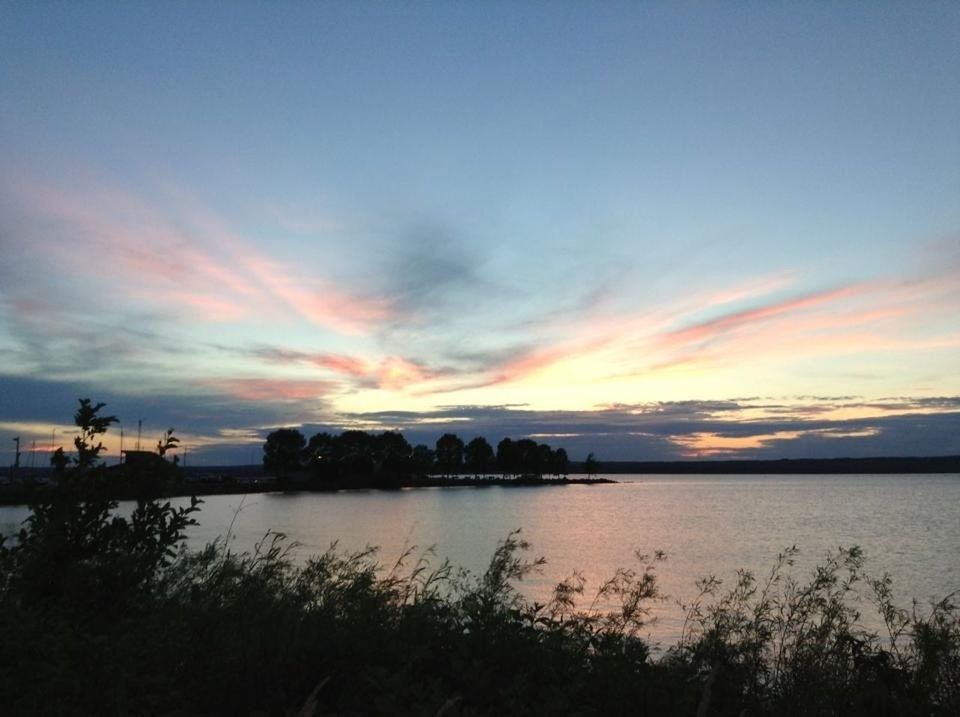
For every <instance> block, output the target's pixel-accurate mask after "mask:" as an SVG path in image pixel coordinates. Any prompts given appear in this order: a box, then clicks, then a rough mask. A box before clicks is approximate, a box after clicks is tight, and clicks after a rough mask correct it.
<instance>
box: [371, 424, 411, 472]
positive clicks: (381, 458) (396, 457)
mask: <svg viewBox="0 0 960 717" xmlns="http://www.w3.org/2000/svg"><path fill="white" fill-rule="evenodd" d="M376 443H377V453H378V461H377V462H378V463H379V465H380V468H381V470H383V471H386V472H388V473H393V474H401V473H409V472H410V471H411V470H412V469H413V465H412V462H413V461H412V456H413V448H411V446H410V444H409V443H408V442H407V439H406V438H404V437H403V434H402V433H400V432H399V431H384V432H383V433H381V434H380V435H379V436H377V440H376Z"/></svg>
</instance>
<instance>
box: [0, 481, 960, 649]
mask: <svg viewBox="0 0 960 717" xmlns="http://www.w3.org/2000/svg"><path fill="white" fill-rule="evenodd" d="M619 478H620V479H621V480H624V481H627V482H622V483H618V484H613V485H597V486H583V485H570V486H563V487H549V488H545V487H538V488H534V487H517V488H502V487H498V486H491V487H484V488H470V487H464V488H426V489H409V490H400V491H382V492H381V491H341V492H339V493H332V494H277V493H273V494H260V495H248V496H211V497H207V498H205V504H204V506H203V510H202V512H201V514H200V521H201V525H200V526H198V527H197V528H195V529H193V530H192V532H191V535H190V541H191V543H192V544H193V545H194V546H200V545H203V544H205V543H207V542H209V541H211V540H213V539H214V538H217V537H220V536H223V535H225V534H226V533H227V531H228V529H229V528H230V526H231V523H232V526H233V527H232V538H231V542H230V545H231V548H232V549H234V550H248V549H251V548H252V546H253V545H254V544H255V543H256V542H257V541H258V540H259V539H260V538H262V537H263V535H264V533H265V532H266V531H267V530H274V531H278V532H282V533H285V534H286V535H288V536H289V538H290V539H291V540H294V541H296V542H297V543H299V547H298V548H296V550H295V553H294V554H295V556H296V557H297V558H298V559H301V560H303V559H306V557H308V556H309V555H312V554H315V553H318V552H322V551H324V550H326V549H327V547H329V545H330V543H331V542H333V541H339V545H340V546H341V547H342V548H344V549H348V550H355V549H362V548H364V547H366V546H368V545H376V546H380V548H381V553H380V556H381V559H382V562H383V563H384V564H388V565H392V564H393V563H394V562H395V561H396V559H397V558H398V557H399V556H400V555H401V554H402V553H403V551H404V550H406V549H407V548H410V547H411V546H414V545H415V546H419V548H420V549H421V551H422V550H423V549H426V548H428V547H429V546H436V551H437V557H436V560H437V562H438V563H439V561H440V560H441V559H442V558H444V557H448V558H449V559H450V560H451V561H452V562H453V563H454V564H456V565H459V566H462V567H464V568H467V569H469V570H471V571H475V572H476V571H482V570H483V569H484V567H485V566H486V564H487V561H488V560H489V558H490V556H491V555H492V554H493V550H494V548H495V547H496V544H497V542H498V541H500V540H502V539H503V538H504V537H506V535H507V534H508V533H509V532H510V531H511V530H513V529H516V528H521V529H522V530H523V536H524V537H525V538H526V539H527V540H529V541H530V543H531V544H532V546H533V549H532V551H531V555H530V557H531V558H532V557H535V556H539V555H543V556H545V557H546V558H547V565H546V567H545V569H544V571H543V572H542V574H540V575H538V576H534V577H532V578H531V579H529V580H528V581H526V583H525V584H524V585H523V586H522V589H523V591H524V592H525V594H526V595H527V596H528V597H530V598H532V599H536V600H539V601H544V600H545V599H547V597H548V596H549V594H550V591H551V590H552V588H553V586H554V585H555V584H556V583H557V582H558V581H559V580H561V579H562V578H563V577H565V576H567V575H569V574H570V573H571V572H572V571H573V570H580V571H582V572H583V574H584V576H585V577H586V578H587V580H588V581H589V582H588V588H587V590H588V594H589V595H590V596H591V597H592V593H590V590H591V588H594V589H595V588H596V587H597V586H599V584H600V582H601V581H602V580H604V579H606V578H608V577H610V576H611V575H612V574H613V573H614V571H615V570H616V569H617V568H618V567H624V566H635V567H638V568H639V567H640V566H639V565H638V564H636V561H635V558H634V553H635V551H636V550H637V549H641V550H645V551H648V552H651V551H653V550H656V549H660V550H664V551H665V552H666V553H667V555H668V560H667V561H666V562H665V563H662V564H660V566H659V568H658V574H659V576H660V581H661V586H662V588H663V591H664V592H665V593H668V594H669V595H671V596H673V597H674V598H681V597H686V598H689V597H691V596H692V595H693V592H694V588H693V581H694V580H695V579H696V578H697V577H700V576H703V575H708V574H713V575H717V576H719V577H721V578H723V579H726V580H732V578H733V576H734V573H735V571H736V569H737V568H741V567H742V568H747V569H751V570H753V571H755V572H756V573H758V574H761V575H762V574H765V573H766V571H768V570H769V569H770V567H771V566H772V565H773V561H774V557H775V556H776V554H777V553H778V552H779V551H781V550H782V549H783V548H785V547H787V546H790V545H793V544H796V545H798V546H799V547H800V548H801V550H802V552H801V557H800V560H799V561H798V567H799V569H800V571H801V573H802V574H804V575H805V574H806V572H807V571H809V569H811V568H812V567H813V565H814V564H815V563H816V561H817V560H819V559H820V558H821V557H822V556H823V555H824V554H825V553H826V552H827V551H828V550H831V549H834V548H836V547H837V546H841V545H843V546H850V545H854V544H857V545H860V546H861V547H862V548H863V549H864V550H865V551H866V553H867V556H868V558H869V562H868V567H869V568H870V569H871V571H872V572H874V573H877V574H878V573H880V572H882V571H889V572H890V573H891V574H892V575H893V576H894V578H895V584H896V586H897V588H898V591H899V596H900V599H901V601H902V602H903V603H904V604H908V603H909V600H910V599H911V598H913V597H917V598H919V599H920V600H925V599H927V598H931V597H943V596H944V595H946V594H947V593H949V592H950V591H951V590H956V589H958V588H960V557H958V556H960V476H954V475H933V476H931V475H924V476H919V475H887V476H669V477H668V476H663V477H659V476H632V477H631V476H620V477H619ZM24 517H26V511H25V509H23V508H2V509H0V529H2V530H3V531H4V532H5V533H9V532H11V529H12V528H13V527H15V525H16V523H18V522H19V521H20V520H22V519H23V518H24ZM588 602H589V598H588ZM656 613H657V614H658V616H659V624H657V625H654V626H653V627H652V628H651V635H652V636H653V637H654V638H655V639H659V640H663V641H664V642H669V641H671V640H672V639H674V637H675V636H676V634H677V633H678V631H679V626H680V617H679V612H678V610H677V608H676V606H675V605H674V604H673V602H672V601H671V602H668V603H666V604H664V605H661V606H659V607H658V608H657V610H656Z"/></svg>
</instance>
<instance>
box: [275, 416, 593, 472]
mask: <svg viewBox="0 0 960 717" xmlns="http://www.w3.org/2000/svg"><path fill="white" fill-rule="evenodd" d="M263 465H264V467H265V468H266V469H267V470H269V471H270V472H272V473H273V474H275V475H276V476H277V477H278V478H281V479H282V478H285V477H289V476H293V475H297V474H300V475H303V474H307V475H309V476H310V477H311V478H312V479H315V480H320V481H324V480H330V481H336V480H342V479H344V478H351V477H362V476H375V475H395V476H403V475H408V476H410V475H420V476H426V475H442V476H455V475H461V474H465V473H466V474H470V475H475V476H487V475H494V474H497V475H501V476H503V477H508V476H510V477H521V476H522V477H534V476H535V477H543V476H547V475H554V476H558V477H559V476H563V475H567V474H568V473H569V472H570V459H569V457H568V456H567V452H566V451H565V450H564V449H563V448H557V449H554V448H552V447H551V446H549V445H547V444H546V443H538V442H537V441H534V440H533V439H530V438H521V439H519V440H514V439H511V438H504V439H503V440H501V441H500V442H499V443H498V444H497V447H496V450H494V448H493V446H492V445H490V443H489V442H488V441H487V439H486V438H483V437H482V436H478V437H476V438H473V439H472V440H470V441H469V442H466V443H465V442H464V441H463V439H461V438H460V437H459V436H457V435H455V434H453V433H445V434H443V435H442V436H441V437H440V438H439V439H437V442H436V444H435V445H434V446H433V447H430V446H427V445H424V444H418V445H415V446H413V445H410V443H409V442H408V441H407V439H406V438H404V436H403V434H402V433H400V432H398V431H384V432H381V433H367V432H366V431H359V430H350V431H343V432H342V433H340V434H332V433H327V432H322V433H317V434H315V435H313V436H311V437H310V439H309V440H308V439H307V438H306V437H304V435H303V434H302V433H301V432H300V431H298V430H296V429H294V428H281V429H278V430H276V431H273V432H272V433H270V434H269V435H268V436H267V440H266V443H265V444H264V447H263ZM581 465H582V466H583V467H584V472H587V473H596V472H597V469H598V464H597V462H596V459H595V458H594V457H593V454H590V455H589V456H587V460H586V461H585V462H584V463H583V464H581Z"/></svg>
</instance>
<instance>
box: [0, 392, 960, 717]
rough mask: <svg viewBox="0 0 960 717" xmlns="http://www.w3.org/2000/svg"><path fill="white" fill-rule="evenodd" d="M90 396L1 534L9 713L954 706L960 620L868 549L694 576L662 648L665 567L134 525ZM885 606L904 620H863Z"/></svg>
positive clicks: (511, 543) (151, 508) (178, 524)
mask: <svg viewBox="0 0 960 717" xmlns="http://www.w3.org/2000/svg"><path fill="white" fill-rule="evenodd" d="M101 408H102V404H91V403H90V402H89V401H81V407H80V409H79V410H78V411H77V414H76V416H75V420H76V423H77V426H78V429H79V431H78V435H77V437H76V439H75V441H74V446H75V448H76V455H75V456H70V457H67V456H64V455H63V454H62V453H61V455H60V459H61V461H60V463H59V465H58V480H57V481H56V482H55V483H54V484H53V485H51V487H50V488H49V490H47V491H46V492H44V493H40V494H37V496H36V498H35V500H34V501H33V502H32V504H31V506H30V508H31V514H30V516H29V517H28V518H27V520H26V521H25V522H24V524H23V527H22V529H21V530H20V531H19V532H18V533H17V534H16V535H13V536H0V634H2V635H4V638H5V644H6V645H7V647H8V649H6V650H3V651H0V702H2V704H3V705H4V712H5V714H11V715H45V714H51V715H54V714H55V715H82V714H99V715H160V714H162V715H300V716H302V717H319V716H320V715H365V714H390V715H436V716H437V717H454V716H462V717H465V716H467V715H470V716H478V715H490V716H493V715H558V714H563V715H598V716H599V715H620V714H624V715H626V714H631V715H632V714H650V715H661V714H675V715H691V716H693V715H696V716H697V717H700V716H701V715H721V716H724V715H731V716H732V715H791V714H795V715H807V714H818V715H875V714H891V715H893V714H896V715H908V716H910V715H917V716H919V715H955V714H958V713H960V610H958V606H957V599H958V594H957V593H953V594H951V595H948V596H946V597H945V598H944V599H942V600H940V601H938V602H935V603H933V604H931V605H927V606H921V605H917V604H914V605H913V606H912V608H911V609H904V608H901V607H899V606H897V605H896V604H894V602H893V597H892V596H893V594H894V591H893V582H892V579H891V578H890V576H889V575H886V574H884V575H880V576H872V575H871V574H870V573H869V572H868V571H867V569H866V559H865V557H864V555H863V553H862V551H861V550H860V549H859V548H856V547H851V548H846V549H844V548H840V549H838V550H837V551H835V552H833V553H831V554H829V555H827V556H825V558H824V559H823V561H822V562H821V563H820V565H819V566H818V567H817V568H816V569H815V570H814V571H813V572H812V573H811V574H809V575H807V576H800V575H797V574H796V573H795V571H794V568H793V566H794V558H795V556H796V555H797V548H796V547H792V548H788V549H787V550H785V551H784V552H782V553H781V554H780V555H779V556H777V558H776V561H775V563H774V565H773V567H772V569H771V570H770V572H769V573H768V574H766V575H754V574H752V573H750V572H746V571H740V572H739V573H738V574H737V576H736V578H735V580H733V581H732V583H730V584H724V583H722V582H721V581H720V580H719V579H717V578H716V577H715V576H704V577H703V578H701V579H700V580H699V581H697V582H696V584H695V586H696V589H695V592H694V596H693V599H691V600H689V601H687V602H682V603H680V605H681V607H682V609H683V612H684V614H685V616H686V621H685V624H684V626H683V630H682V635H681V638H680V640H679V642H678V643H677V644H676V645H673V646H670V647H669V648H668V649H666V650H665V651H662V652H658V651H657V650H656V649H654V646H652V645H651V644H650V643H649V642H648V641H647V640H646V639H645V638H644V634H645V628H646V626H647V625H648V624H649V621H650V620H651V617H650V608H651V607H652V606H654V605H656V604H657V603H658V602H660V601H663V600H667V599H671V598H670V597H669V596H665V595H663V594H661V592H660V588H659V584H658V580H657V569H658V566H659V565H660V564H661V562H662V561H663V560H666V559H667V556H665V555H663V554H662V553H659V552H657V553H652V554H648V555H645V554H637V556H636V561H637V562H636V564H635V565H634V566H630V567H625V568H621V569H619V570H617V571H616V573H615V574H614V575H612V576H611V577H610V578H609V579H608V580H606V581H604V582H602V583H601V584H599V585H595V586H594V585H587V582H586V579H585V578H584V577H583V575H581V574H580V573H576V572H575V573H573V574H572V575H570V576H569V577H568V578H567V579H565V580H563V581H562V582H560V583H559V584H558V585H557V586H556V587H555V589H554V591H553V595H552V598H551V599H550V600H549V601H548V602H546V603H543V604H541V603H536V602H530V601H528V600H527V599H525V598H524V597H523V595H522V594H521V593H520V592H519V591H518V589H517V583H518V582H519V581H522V580H523V579H524V578H525V577H528V576H530V575H531V574H532V573H536V572H537V571H539V570H540V569H541V568H542V566H543V565H544V563H545V561H544V560H543V559H542V558H534V559H529V558H527V557H526V551H527V550H528V548H529V546H528V545H527V544H526V543H525V542H524V541H523V539H522V537H521V535H520V532H519V531H514V532H512V533H510V534H509V535H507V536H506V537H505V539H504V540H503V541H502V542H501V543H500V544H499V546H498V547H497V549H496V550H495V552H494V554H493V556H492V559H491V561H490V564H489V567H488V568H487V569H486V571H485V572H483V573H482V574H472V573H469V572H466V571H463V570H458V569H456V568H455V567H454V566H452V565H450V564H449V563H447V562H443V563H440V564H435V563H434V562H431V559H432V555H433V553H432V552H431V551H430V550H425V551H418V549H417V548H415V547H411V548H410V549H409V550H408V551H406V553H405V554H404V555H403V556H402V557H401V558H400V559H399V560H397V561H396V562H395V563H393V564H390V565H383V564H381V563H380V562H379V560H378V557H377V554H376V551H375V550H374V549H366V550H364V551H360V552H354V553H348V552H344V551H342V550H340V549H338V548H337V546H336V544H334V545H332V546H331V547H330V549H329V550H328V551H327V552H325V553H324V554H322V555H318V556H315V557H314V558H312V559H311V560H309V561H308V562H307V563H306V564H305V565H304V564H298V563H295V562H294V561H293V560H292V559H291V556H290V553H289V547H290V544H289V543H288V542H287V541H286V539H285V537H284V536H282V535H280V534H274V533H267V534H266V535H265V536H264V538H263V540H262V541H261V542H260V543H259V544H258V545H257V546H256V548H255V549H254V551H252V552H248V553H240V554H237V553H234V552H232V551H231V550H230V549H229V542H230V541H229V536H225V537H224V538H223V539H220V540H217V541H215V542H213V543H212V544H209V545H208V546H207V547H206V548H204V549H203V550H199V551H191V550H189V549H187V548H186V547H185V544H184V537H185V531H186V530H187V529H188V528H189V527H190V526H192V525H196V519H195V516H196V514H197V512H198V511H199V510H200V509H201V504H202V501H201V500H199V499H196V498H194V499H193V500H192V501H191V504H190V505H189V506H186V507H179V508H175V507H173V506H171V504H170V503H169V502H163V501H162V500H160V499H158V498H157V497H156V496H153V495H151V494H150V490H151V489H153V488H155V487H156V483H155V481H153V480H152V479H147V478H150V477H149V476H147V478H144V479H143V480H142V481H140V482H139V483H138V482H137V479H138V476H139V477H142V476H141V475H140V474H139V473H138V472H137V471H139V470H140V469H141V468H143V466H142V465H141V466H139V467H137V466H133V467H128V468H127V471H128V473H127V474H126V476H125V480H128V481H132V485H135V486H139V488H140V489H141V493H140V495H139V497H138V498H137V504H136V507H135V509H134V510H133V511H132V512H131V513H130V514H129V516H123V515H119V514H118V513H117V511H116V508H117V501H116V499H115V498H114V497H113V492H114V491H113V488H112V486H111V483H112V482H113V481H115V480H116V479H117V476H116V474H115V472H111V470H110V469H108V468H106V467H105V466H104V465H103V464H102V462H101V461H100V460H99V457H100V453H101V452H102V450H103V446H102V443H101V442H100V437H101V436H102V434H103V433H105V432H106V430H107V429H108V428H109V426H110V424H111V423H112V422H113V417H109V416H106V417H104V416H100V415H99V411H100V409H101ZM863 610H871V611H873V612H875V614H877V615H878V616H879V618H880V624H882V625H883V630H882V632H880V633H878V632H875V631H871V630H870V629H867V628H866V627H864V620H863V619H862V617H863V615H862V611H863Z"/></svg>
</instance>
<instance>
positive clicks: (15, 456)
mask: <svg viewBox="0 0 960 717" xmlns="http://www.w3.org/2000/svg"><path fill="white" fill-rule="evenodd" d="M13 442H14V443H16V444H17V450H16V452H15V453H14V454H13V470H17V469H18V468H19V467H20V436H17V437H15V438H14V439H13Z"/></svg>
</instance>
